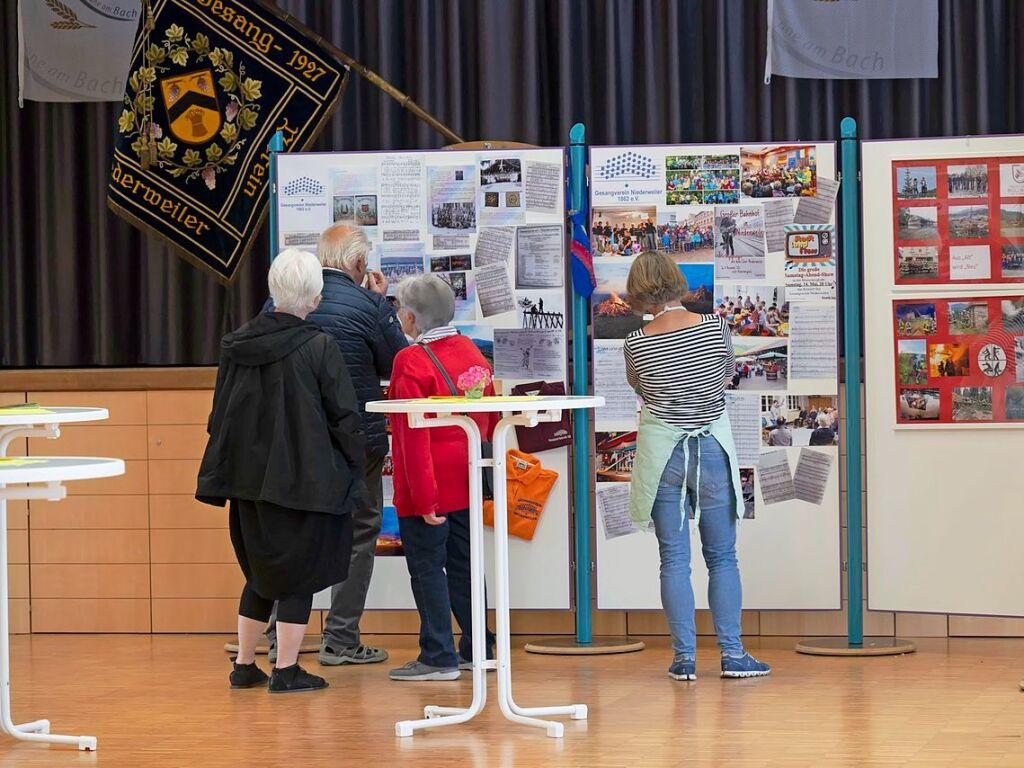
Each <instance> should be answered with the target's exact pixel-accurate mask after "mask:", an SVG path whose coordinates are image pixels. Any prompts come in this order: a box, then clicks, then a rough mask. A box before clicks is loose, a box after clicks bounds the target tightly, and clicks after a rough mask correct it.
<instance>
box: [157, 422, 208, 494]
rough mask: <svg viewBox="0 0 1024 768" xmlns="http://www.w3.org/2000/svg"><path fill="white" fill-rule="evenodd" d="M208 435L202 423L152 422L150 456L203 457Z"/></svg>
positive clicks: (158, 457) (172, 457)
mask: <svg viewBox="0 0 1024 768" xmlns="http://www.w3.org/2000/svg"><path fill="white" fill-rule="evenodd" d="M207 437H208V435H207V434H206V426H205V425H201V424H157V425H153V424H150V426H149V436H148V443H149V446H148V447H149V458H150V459H202V458H203V452H204V451H205V450H206V440H207ZM193 490H195V489H194V488H193Z"/></svg>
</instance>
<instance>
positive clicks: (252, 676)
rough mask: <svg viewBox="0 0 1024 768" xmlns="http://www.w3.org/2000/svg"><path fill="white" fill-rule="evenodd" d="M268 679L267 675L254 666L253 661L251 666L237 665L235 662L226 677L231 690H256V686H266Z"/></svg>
mask: <svg viewBox="0 0 1024 768" xmlns="http://www.w3.org/2000/svg"><path fill="white" fill-rule="evenodd" d="M269 679H270V678H269V677H267V673H266V672H264V671H263V670H262V669H260V668H259V667H257V666H256V662H255V661H254V662H253V663H252V664H238V663H237V662H236V663H235V665H234V669H233V670H232V671H231V675H230V676H229V677H228V680H229V681H231V687H232V688H256V687H257V686H261V685H266V684H267V680H269Z"/></svg>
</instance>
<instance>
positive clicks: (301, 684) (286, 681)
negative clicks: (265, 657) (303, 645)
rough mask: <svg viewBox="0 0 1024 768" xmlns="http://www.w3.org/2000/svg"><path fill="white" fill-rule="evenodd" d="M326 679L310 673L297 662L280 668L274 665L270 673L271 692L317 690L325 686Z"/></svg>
mask: <svg viewBox="0 0 1024 768" xmlns="http://www.w3.org/2000/svg"><path fill="white" fill-rule="evenodd" d="M327 685H328V683H327V681H326V680H324V679H323V678H322V677H317V676H316V675H311V674H309V672H307V671H306V670H304V669H303V668H302V667H300V666H299V665H298V664H292V665H291V666H290V667H285V668H284V669H280V668H278V667H274V671H273V672H272V673H271V675H270V692H271V693H301V692H303V691H318V690H320V689H321V688H326V687H327Z"/></svg>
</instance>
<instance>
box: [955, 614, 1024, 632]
mask: <svg viewBox="0 0 1024 768" xmlns="http://www.w3.org/2000/svg"><path fill="white" fill-rule="evenodd" d="M949 636H950V637H1024V619H1017V618H1012V619H1004V618H999V617H998V616H960V615H957V614H950V616H949Z"/></svg>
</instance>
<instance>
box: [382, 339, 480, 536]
mask: <svg viewBox="0 0 1024 768" xmlns="http://www.w3.org/2000/svg"><path fill="white" fill-rule="evenodd" d="M430 350H431V352H433V353H434V354H435V355H437V358H438V360H440V361H441V364H442V365H443V366H444V368H445V370H446V371H447V372H448V375H449V376H450V377H451V379H452V381H453V382H454V381H458V378H459V376H460V375H461V374H462V373H463V372H464V371H466V370H467V369H468V368H470V367H472V366H474V365H480V366H483V367H485V368H488V369H489V368H490V366H489V365H487V360H485V359H484V356H483V355H482V354H480V350H478V349H477V348H476V345H475V344H473V342H472V341H470V340H469V339H468V338H466V337H465V336H448V337H447V338H443V339H438V340H437V341H432V342H430ZM484 394H487V395H493V394H494V388H493V387H492V386H488V387H487V390H486V391H485V393H484ZM434 395H441V396H450V395H451V390H450V389H448V385H447V384H446V383H445V381H444V379H443V378H442V377H441V373H440V371H438V370H437V367H436V366H435V365H434V363H433V362H432V361H431V359H430V358H429V357H428V356H427V353H426V352H425V351H424V350H423V349H421V348H420V347H419V346H418V345H413V346H410V347H408V348H406V349H403V350H402V351H401V352H399V353H398V354H397V355H396V356H395V364H394V369H393V370H392V373H391V387H390V390H389V394H388V397H389V398H390V399H391V400H410V399H416V398H421V397H431V396H434ZM389 418H390V419H391V433H392V440H391V453H392V458H393V461H394V471H395V474H394V484H395V494H394V503H395V510H396V512H397V513H398V516H399V517H417V516H419V517H422V516H424V515H429V514H431V513H437V514H445V513H447V512H458V511H460V510H463V509H469V448H468V446H467V444H466V433H465V432H463V431H462V430H461V429H460V428H459V427H432V428H429V429H427V428H420V429H412V428H411V427H410V426H409V421H408V417H407V416H406V415H405V414H402V413H396V414H392V415H391V416H389ZM473 420H474V421H476V423H477V426H478V427H480V433H481V435H482V436H483V439H484V440H490V439H491V435H492V433H493V431H494V425H495V424H497V422H498V414H497V413H481V414H475V415H474V416H473Z"/></svg>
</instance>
